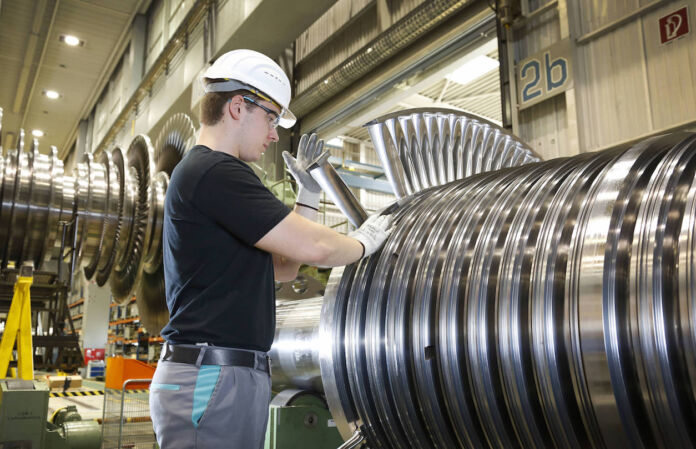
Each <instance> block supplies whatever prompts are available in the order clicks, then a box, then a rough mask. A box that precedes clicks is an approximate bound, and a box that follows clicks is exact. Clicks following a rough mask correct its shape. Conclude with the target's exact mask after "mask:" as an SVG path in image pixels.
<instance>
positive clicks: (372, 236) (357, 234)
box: [256, 134, 391, 281]
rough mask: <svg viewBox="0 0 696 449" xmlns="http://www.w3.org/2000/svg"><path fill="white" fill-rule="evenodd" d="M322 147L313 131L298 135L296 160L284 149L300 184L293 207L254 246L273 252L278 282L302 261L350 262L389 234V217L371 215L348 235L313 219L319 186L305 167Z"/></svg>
mask: <svg viewBox="0 0 696 449" xmlns="http://www.w3.org/2000/svg"><path fill="white" fill-rule="evenodd" d="M323 146H324V142H323V140H317V136H316V134H312V136H311V137H308V136H307V135H306V134H305V135H303V136H302V137H301V138H300V143H299V147H298V152H297V159H295V158H294V157H293V156H292V155H291V154H290V153H288V152H287V151H285V152H283V158H284V159H285V164H286V166H287V168H288V171H289V172H290V173H291V174H292V176H293V177H294V178H295V180H296V181H297V185H298V186H299V190H298V194H297V201H296V203H295V210H294V212H291V213H290V214H289V215H288V216H287V217H285V218H284V219H283V220H282V221H281V222H280V223H278V224H277V225H276V226H275V227H274V228H273V229H271V230H270V231H269V232H268V233H267V234H266V235H265V236H263V237H262V238H261V239H260V240H259V241H258V242H257V243H256V247H258V248H260V249H262V250H264V251H266V252H269V253H271V254H273V269H274V272H275V278H276V280H278V281H284V280H292V279H294V278H295V277H296V276H297V270H298V269H299V266H300V264H302V263H306V264H309V265H318V266H325V267H335V266H341V265H347V264H349V263H353V262H355V261H357V260H358V259H360V258H361V257H363V256H369V255H370V254H372V253H374V252H375V251H377V249H379V247H380V246H382V244H383V243H384V240H386V238H387V236H388V234H389V233H388V230H387V229H388V228H389V225H390V222H391V219H390V218H389V217H378V216H374V217H370V218H369V219H368V220H367V221H366V222H365V223H364V224H363V225H362V226H361V227H360V228H358V229H357V230H355V231H354V232H352V233H351V234H350V235H349V236H345V235H342V234H339V233H338V232H336V231H334V230H333V229H330V228H328V227H326V226H322V225H319V224H317V223H315V222H314V220H316V217H317V210H318V208H319V195H320V194H321V187H319V184H317V182H316V181H315V180H314V179H312V177H311V176H310V174H309V173H308V172H307V167H309V165H310V164H311V163H312V161H313V160H315V159H316V158H317V157H318V156H319V155H320V154H321V152H322V149H323Z"/></svg>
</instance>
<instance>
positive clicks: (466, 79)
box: [445, 55, 500, 84]
mask: <svg viewBox="0 0 696 449" xmlns="http://www.w3.org/2000/svg"><path fill="white" fill-rule="evenodd" d="M499 65H500V62H498V60H497V59H493V58H489V57H488V56H484V55H480V56H477V57H475V58H474V59H472V60H470V61H468V62H466V63H465V64H464V65H462V66H461V67H459V68H458V69H457V70H455V71H454V72H452V73H450V74H449V75H447V76H445V78H447V79H448V80H450V81H454V82H455V83H459V84H469V83H470V82H472V81H474V80H475V79H478V78H480V77H482V76H483V75H485V74H487V73H488V72H490V71H492V70H494V69H497V68H498V66H499Z"/></svg>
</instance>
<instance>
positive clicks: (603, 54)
mask: <svg viewBox="0 0 696 449" xmlns="http://www.w3.org/2000/svg"><path fill="white" fill-rule="evenodd" d="M642 43H643V36H642V31H641V26H640V22H633V23H631V24H628V25H625V26H623V27H621V28H618V29H616V30H615V31H614V32H612V33H609V34H606V35H604V36H601V37H599V38H597V39H595V40H593V41H591V42H590V43H588V44H587V45H585V46H581V47H579V48H578V52H577V58H578V59H577V63H576V66H577V69H576V73H578V75H579V76H578V79H576V83H575V85H576V88H577V89H578V96H579V101H578V112H579V116H581V117H582V120H581V123H583V126H582V127H581V128H582V129H580V133H581V134H582V136H581V141H582V142H584V147H585V148H584V149H585V150H586V151H591V150H593V149H597V148H600V147H604V146H606V145H609V144H611V143H614V142H620V141H622V140H626V139H629V138H632V137H635V136H639V135H641V134H644V133H645V132H646V131H647V130H650V129H652V126H651V119H650V109H649V102H648V98H647V96H646V92H647V85H646V78H645V61H644V54H643V45H642Z"/></svg>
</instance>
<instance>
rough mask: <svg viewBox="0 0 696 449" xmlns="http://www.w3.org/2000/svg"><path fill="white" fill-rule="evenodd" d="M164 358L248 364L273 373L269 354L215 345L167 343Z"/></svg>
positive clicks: (193, 362) (193, 363)
mask: <svg viewBox="0 0 696 449" xmlns="http://www.w3.org/2000/svg"><path fill="white" fill-rule="evenodd" d="M162 349H163V354H162V358H161V359H162V360H164V361H166V362H176V363H188V364H190V365H199V366H200V365H229V366H246V367H248V368H254V369H257V370H260V371H263V372H265V373H268V374H269V375H270V374H271V360H270V358H269V357H268V356H267V355H262V354H257V353H254V352H249V351H240V350H238V349H232V348H218V347H215V346H199V347H195V348H194V347H190V346H179V345H170V344H169V343H165V344H164V347H163V348H162Z"/></svg>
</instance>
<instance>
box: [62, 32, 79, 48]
mask: <svg viewBox="0 0 696 449" xmlns="http://www.w3.org/2000/svg"><path fill="white" fill-rule="evenodd" d="M60 40H61V42H64V43H65V44H67V45H70V46H71V47H77V46H78V45H82V44H84V42H83V41H81V40H80V39H79V38H78V37H75V36H73V35H70V34H64V35H61V36H60Z"/></svg>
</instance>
